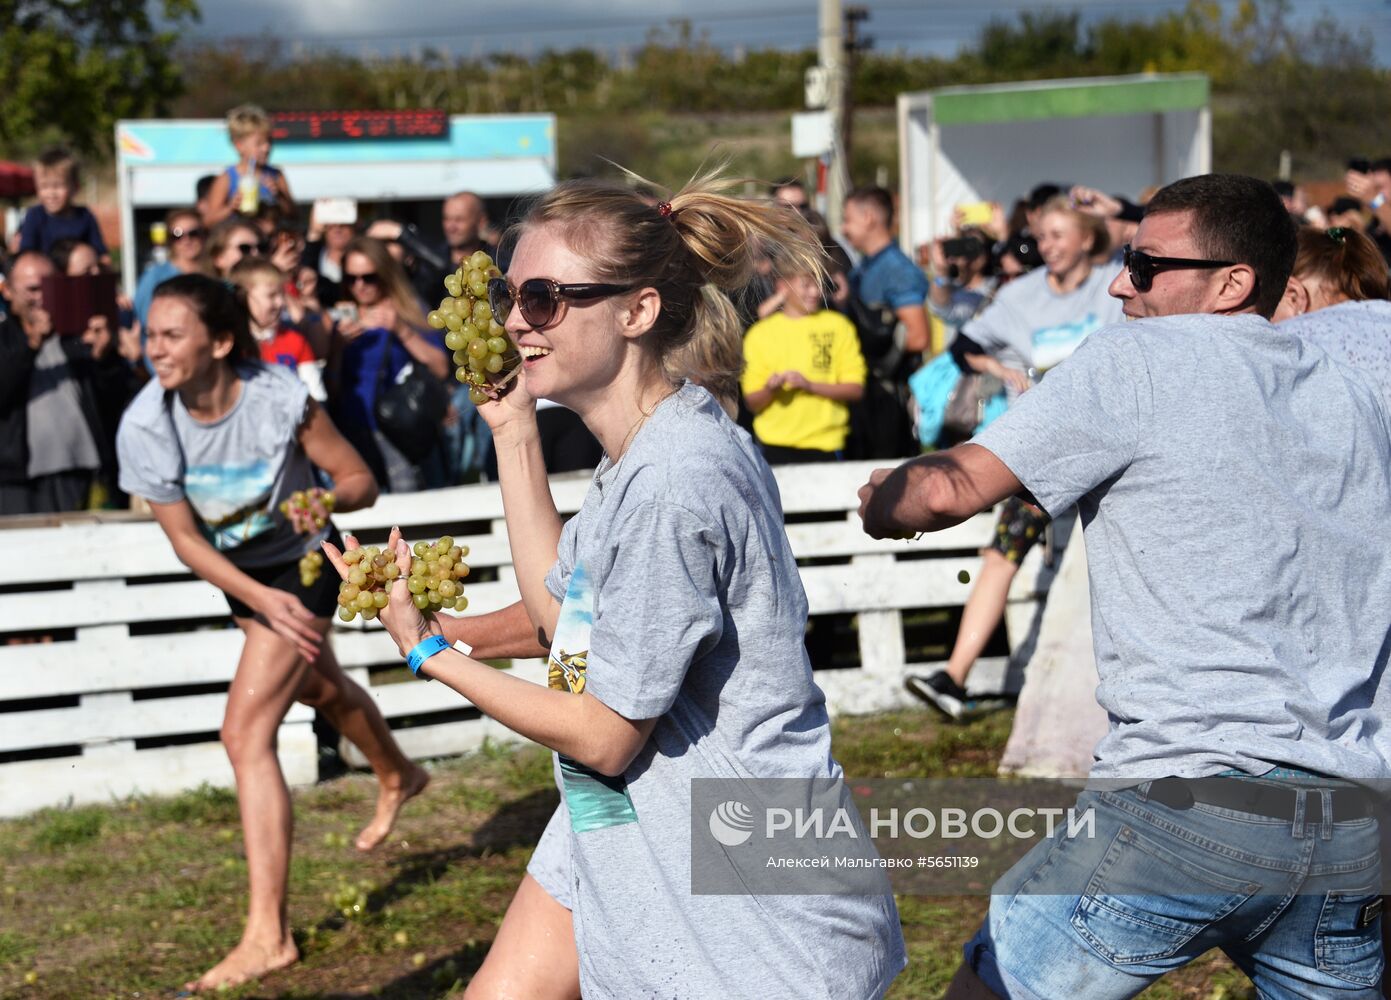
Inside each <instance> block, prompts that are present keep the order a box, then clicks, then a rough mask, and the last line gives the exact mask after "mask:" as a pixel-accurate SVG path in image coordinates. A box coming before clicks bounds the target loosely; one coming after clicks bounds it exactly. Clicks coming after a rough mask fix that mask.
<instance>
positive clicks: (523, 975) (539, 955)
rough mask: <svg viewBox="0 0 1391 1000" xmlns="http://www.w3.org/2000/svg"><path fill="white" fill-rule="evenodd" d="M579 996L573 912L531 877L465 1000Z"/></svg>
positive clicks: (557, 999)
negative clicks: (571, 914)
mask: <svg viewBox="0 0 1391 1000" xmlns="http://www.w3.org/2000/svg"><path fill="white" fill-rule="evenodd" d="M579 995H580V957H579V953H578V952H577V951H576V950H575V925H574V922H573V921H572V920H571V917H570V911H569V910H567V909H566V908H565V907H563V906H561V905H560V904H559V903H557V902H556V901H555V900H554V899H553V898H552V897H551V895H550V893H548V892H546V890H545V889H543V888H541V883H540V882H537V881H536V880H535V879H534V878H532V877H531V876H530V875H526V876H524V877H523V878H522V884H521V885H519V886H518V887H517V894H516V895H515V896H513V897H512V903H511V905H509V906H508V907H507V915H506V916H504V917H503V918H502V926H500V927H499V928H498V931H497V937H495V938H494V939H493V946H492V947H491V948H489V949H488V957H487V958H485V959H484V960H483V967H482V968H481V969H479V970H478V973H477V974H476V975H475V976H474V977H473V980H472V981H471V982H470V983H469V984H468V990H467V991H466V992H465V993H464V1000H576V998H577V997H579Z"/></svg>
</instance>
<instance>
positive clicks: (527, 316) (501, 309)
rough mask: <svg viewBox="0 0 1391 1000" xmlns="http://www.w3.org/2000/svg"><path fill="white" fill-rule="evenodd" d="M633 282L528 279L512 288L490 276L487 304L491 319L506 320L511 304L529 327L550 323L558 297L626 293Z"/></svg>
mask: <svg viewBox="0 0 1391 1000" xmlns="http://www.w3.org/2000/svg"><path fill="white" fill-rule="evenodd" d="M636 287H637V286H636V285H605V284H592V283H588V284H579V285H562V284H560V283H559V282H557V281H553V280H551V279H550V278H528V279H527V280H526V281H523V282H522V283H521V285H520V286H518V287H517V288H513V287H512V286H511V285H510V284H508V281H507V279H506V278H492V279H490V280H489V281H488V305H490V306H491V307H492V310H493V318H494V319H495V320H497V321H498V322H499V323H506V322H507V317H508V315H510V314H511V312H512V303H513V302H515V303H517V306H518V307H519V308H520V309H521V310H522V319H524V320H526V322H527V325H528V326H530V327H531V328H532V329H533V330H540V329H542V328H543V327H547V326H550V324H551V322H552V321H553V320H554V319H555V313H556V310H557V309H559V308H560V300H561V299H602V298H605V297H607V296H609V295H617V294H618V293H619V292H630V291H632V290H633V289H634V288H636Z"/></svg>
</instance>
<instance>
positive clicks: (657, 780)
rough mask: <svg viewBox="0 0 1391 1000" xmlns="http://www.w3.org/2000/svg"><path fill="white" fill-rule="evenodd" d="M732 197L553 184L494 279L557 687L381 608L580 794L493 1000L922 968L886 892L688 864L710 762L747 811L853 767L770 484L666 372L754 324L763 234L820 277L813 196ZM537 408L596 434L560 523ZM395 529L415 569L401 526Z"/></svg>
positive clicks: (834, 987)
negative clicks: (808, 209) (799, 202)
mask: <svg viewBox="0 0 1391 1000" xmlns="http://www.w3.org/2000/svg"><path fill="white" fill-rule="evenodd" d="M726 186H727V185H723V184H720V183H719V182H717V181H715V180H713V179H710V178H706V179H701V180H696V181H693V182H692V183H691V184H690V185H688V186H687V187H686V188H685V189H684V190H682V191H680V192H678V193H677V194H675V195H674V196H672V198H671V200H670V201H668V202H661V203H659V204H657V205H652V204H650V203H649V202H646V201H644V200H642V199H641V198H640V197H639V196H638V195H637V194H636V193H635V192H633V191H632V190H630V189H628V188H625V187H621V186H617V185H608V184H603V183H599V182H593V181H572V182H567V183H565V184H562V185H560V186H559V187H557V188H555V189H553V190H552V191H550V192H549V193H547V194H546V195H545V196H543V197H542V198H541V199H540V200H539V201H538V202H537V203H536V204H535V206H534V207H533V208H532V209H531V211H530V213H529V214H528V216H527V218H526V219H525V220H524V221H523V222H522V224H521V225H520V227H519V230H518V235H517V240H516V247H515V251H514V253H513V254H512V257H511V261H510V265H509V269H508V275H507V278H506V280H505V281H504V280H495V281H494V282H493V283H492V286H491V287H490V289H489V291H490V293H491V295H490V297H491V300H492V302H493V303H494V309H495V315H497V316H498V317H499V318H500V319H502V320H504V321H505V325H506V328H507V330H508V332H509V333H510V334H511V336H512V338H513V340H514V341H515V342H516V343H517V345H518V347H519V349H520V351H521V354H522V357H523V359H524V360H523V368H522V371H521V374H520V376H519V377H518V378H517V380H516V384H515V385H514V386H513V387H512V388H511V389H510V391H508V392H506V394H504V395H502V396H501V398H500V399H498V400H497V401H494V402H487V403H484V404H483V406H482V407H481V408H480V409H481V412H482V415H483V417H484V419H485V420H487V421H488V424H489V425H490V426H491V427H492V430H493V440H494V442H495V445H496V448H497V454H498V471H499V476H500V481H501V486H502V497H503V504H504V507H505V509H506V514H507V523H508V533H507V534H508V539H509V542H510V545H511V548H512V559H513V564H514V566H515V568H516V575H517V583H518V585H519V588H520V590H521V594H522V600H523V605H524V610H525V614H526V616H527V618H528V619H529V625H530V628H531V629H532V631H533V634H539V635H540V636H542V637H543V638H544V643H545V644H546V645H548V646H549V648H550V660H549V663H550V671H549V681H550V683H549V686H548V687H546V688H543V687H540V686H539V685H534V684H529V683H527V682H526V681H523V680H521V679H519V678H516V677H513V676H510V675H509V674H507V673H506V672H503V671H498V670H495V669H493V668H492V667H490V666H488V665H486V664H484V663H482V662H479V661H478V660H476V659H474V658H472V657H471V656H468V655H465V654H464V653H463V652H460V651H459V650H457V649H452V648H450V646H449V642H448V640H447V639H446V638H445V637H444V636H442V635H441V634H440V628H441V626H440V625H439V624H438V623H436V622H427V621H425V620H424V619H422V618H421V617H420V615H419V613H418V612H416V611H415V607H414V605H413V604H412V603H411V601H410V599H409V594H408V592H407V591H406V589H405V584H404V583H403V584H402V585H401V586H400V587H399V588H396V589H395V591H394V592H393V594H392V595H391V605H390V606H389V607H388V608H387V610H386V612H385V613H384V614H383V615H382V621H383V623H384V624H385V625H386V627H387V628H388V630H389V631H390V633H391V635H392V637H393V638H394V639H395V640H396V643H397V646H398V647H399V648H400V650H401V652H402V653H404V654H407V657H408V663H409V664H410V665H411V666H412V669H413V670H414V671H415V672H416V673H417V675H418V676H423V677H426V678H432V679H434V680H437V681H440V682H441V683H443V684H445V685H447V686H448V687H450V688H453V689H454V690H455V691H458V692H459V693H460V694H461V695H463V696H464V697H465V698H467V699H468V700H469V702H471V703H472V704H473V705H476V706H477V707H478V708H479V710H480V711H482V712H484V713H486V714H487V715H489V716H490V717H492V718H493V719H494V720H495V721H497V722H499V723H501V724H502V725H505V726H507V727H508V728H510V729H512V730H513V731H515V732H517V733H519V734H521V735H522V736H525V737H527V738H529V739H532V740H535V741H536V742H539V743H541V744H542V745H544V746H547V747H549V748H550V749H552V750H553V751H555V754H556V758H555V761H556V778H557V784H558V785H559V786H560V789H561V792H562V800H561V805H560V806H559V808H558V809H557V810H556V813H555V815H554V816H553V817H552V819H551V822H550V824H549V825H548V826H547V828H546V832H545V833H544V835H543V836H542V838H541V842H540V844H539V845H538V847H537V849H536V851H535V853H534V855H533V856H532V859H531V863H530V865H529V866H528V872H527V875H526V876H525V877H524V879H523V880H522V884H521V886H520V887H519V888H518V890H517V893H516V895H515V896H514V897H513V900H512V903H511V906H510V907H509V908H508V911H507V915H506V916H505V917H504V919H503V921H502V925H501V926H500V927H499V929H498V932H497V936H496V938H495V939H494V941H493V945H492V948H491V950H490V952H489V955H488V958H487V960H486V961H485V962H484V964H483V967H482V968H481V969H480V970H479V972H478V974H477V975H476V976H475V977H474V979H473V981H472V983H471V984H470V986H469V992H468V996H470V997H473V998H475V1000H478V998H485V997H528V998H533V1000H549V998H556V1000H559V998H567V1000H573V998H575V997H578V996H580V995H581V994H583V995H584V996H590V997H600V996H604V997H608V996H624V997H628V996H633V997H636V996H691V997H730V998H733V997H751V998H752V997H759V998H762V997H774V996H777V997H783V996H798V997H818V998H824V1000H831V998H836V1000H850V998H870V997H880V996H882V995H883V994H884V992H885V991H886V990H887V989H888V987H889V984H890V983H891V982H892V981H893V979H894V977H895V976H897V975H898V973H899V971H900V970H901V969H902V968H903V966H904V964H905V961H906V957H905V953H904V947H903V939H902V933H901V931H900V929H899V923H898V915H897V911H896V909H895V906H894V901H893V896H892V895H891V894H890V893H889V892H888V891H887V883H886V882H884V883H882V885H881V884H880V883H875V884H874V887H873V888H872V889H871V888H860V887H859V885H858V884H857V888H856V891H857V892H858V894H844V895H832V894H820V895H781V894H780V895H770V894H766V890H765V891H764V892H765V894H757V893H758V890H750V891H740V892H734V893H730V894H724V895H721V894H703V893H702V894H698V893H697V892H696V891H695V886H694V885H693V878H694V876H695V874H696V873H697V872H700V871H705V869H704V868H697V867H696V865H695V863H694V862H693V851H695V850H696V849H697V847H698V846H702V847H703V846H704V845H705V841H704V840H702V841H697V840H696V839H695V837H694V835H693V824H692V815H693V813H692V810H693V809H695V807H696V806H695V803H696V791H695V785H696V782H697V780H698V779H714V778H718V779H724V780H725V781H729V782H734V783H735V784H736V785H737V790H738V792H739V793H740V795H738V796H734V797H736V798H740V796H742V797H741V798H740V800H741V801H747V802H755V801H759V795H760V793H759V792H758V791H757V788H758V787H760V786H757V785H756V784H755V781H756V779H772V778H780V779H786V780H789V781H796V782H799V783H800V782H828V783H837V782H838V781H839V779H840V777H841V770H840V765H839V764H837V763H836V761H835V759H834V758H833V757H832V756H831V742H830V726H829V723H828V720H827V715H826V705H825V699H824V697H823V695H822V693H821V691H820V690H819V689H818V688H817V686H816V684H815V682H814V681H813V679H812V674H811V667H810V664H809V663H808V661H807V657H806V651H805V648H804V646H803V642H802V636H803V632H804V630H805V628H806V616H807V601H806V595H805V593H804V592H803V590H802V584H801V578H800V576H799V574H798V572H797V566H796V559H795V558H794V557H793V554H792V551H791V548H790V546H789V544H788V541H787V535H786V533H785V531H784V528H783V515H782V507H781V502H780V500H779V497H778V492H777V485H776V483H775V482H774V481H773V477H772V474H771V473H770V471H769V469H768V466H767V464H766V463H765V462H764V461H763V459H762V457H761V456H760V454H759V452H758V449H757V446H756V445H754V443H753V442H752V440H751V439H750V438H749V436H748V435H747V434H746V433H745V432H744V431H742V430H740V429H739V427H738V426H737V425H736V424H735V423H734V422H733V421H732V420H731V419H730V418H729V417H728V415H727V414H726V413H725V411H724V410H723V409H722V408H721V406H720V403H719V402H718V401H717V400H716V399H715V398H714V397H713V396H712V395H711V394H710V393H709V392H707V391H706V390H705V389H703V388H700V387H698V386H695V385H693V384H691V383H690V382H688V381H685V380H684V379H673V378H672V376H671V375H669V374H668V373H669V372H670V371H671V370H672V369H671V367H670V362H671V359H672V357H673V354H674V353H675V352H677V351H679V350H680V349H681V348H682V346H683V345H685V344H686V343H688V342H689V341H691V340H692V339H693V338H697V337H701V336H704V335H707V334H708V333H709V331H710V328H711V327H715V328H720V329H724V330H726V331H728V330H732V329H735V328H737V324H738V318H737V316H736V314H735V312H734V309H733V307H732V306H731V304H730V303H729V300H728V299H727V298H725V295H724V294H723V291H725V290H729V289H735V288H740V287H742V286H743V285H745V284H746V283H747V282H748V279H749V275H750V274H751V272H752V269H753V264H754V253H755V248H756V247H757V246H758V245H759V244H762V243H773V244H777V245H780V246H781V247H783V248H784V249H785V250H786V252H787V254H788V256H789V257H790V258H791V259H793V260H794V261H795V262H796V264H797V266H798V267H799V268H801V269H809V270H811V271H813V272H815V273H819V271H820V260H821V250H820V246H819V243H818V242H817V241H816V238H815V236H814V234H812V233H811V232H810V230H809V229H808V228H807V226H806V224H805V223H804V222H802V220H801V218H800V217H799V216H798V215H797V214H796V213H795V212H794V211H792V210H791V209H788V208H786V207H778V206H775V205H774V204H772V203H753V202H748V201H742V200H739V199H736V198H733V197H730V196H728V195H726V194H724V193H723V191H724V189H725V187H726ZM540 397H545V398H549V399H554V400H556V401H558V402H560V403H562V404H563V405H565V406H568V407H570V408H571V409H573V410H574V411H575V412H576V413H578V414H579V415H580V417H581V419H582V420H583V421H584V423H585V426H586V427H588V428H589V429H590V431H592V432H593V434H594V436H595V437H596V438H598V439H599V441H600V443H601V444H602V445H603V447H604V453H605V454H604V458H603V460H602V462H601V463H600V466H599V469H598V470H597V471H596V473H595V477H594V480H593V483H592V485H591V487H590V490H589V493H588V494H587V496H586V499H585V501H584V504H583V506H582V508H581V510H580V512H579V513H578V514H577V515H576V516H575V517H574V518H572V519H571V520H570V521H569V522H567V523H566V524H565V525H563V526H562V524H561V520H560V517H559V515H558V514H557V512H556V507H555V503H554V501H553V499H552V497H551V494H550V489H549V484H548V481H547V479H546V475H545V469H544V466H543V462H542V455H541V445H540V436H539V433H538V430H537V424H536V400H537V399H538V398H540ZM393 544H394V545H395V546H396V551H397V556H398V559H399V560H403V561H404V564H405V565H409V559H410V553H409V550H408V549H407V548H406V547H405V545H404V543H402V542H401V541H400V539H399V536H398V535H396V534H395V533H394V536H393ZM325 548H326V551H327V552H328V554H329V555H330V556H331V557H332V558H334V559H335V561H336V564H337V565H338V566H339V569H340V572H342V571H344V570H346V568H347V567H346V565H344V564H342V563H341V559H339V557H338V553H337V552H336V551H335V550H333V549H332V547H330V546H326V547H325ZM763 787H766V786H763ZM799 787H803V788H804V789H805V786H802V785H799ZM701 815H702V822H704V819H703V816H704V813H702V814H701ZM712 830H713V828H712ZM697 832H698V831H697ZM720 843H726V841H720ZM720 856H721V857H724V855H720ZM731 857H732V853H731ZM875 860H876V861H877V856H876V858H875ZM788 884H789V885H790V884H792V883H788ZM821 892H822V893H826V890H821Z"/></svg>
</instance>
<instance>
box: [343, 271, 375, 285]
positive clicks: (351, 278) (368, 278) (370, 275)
mask: <svg viewBox="0 0 1391 1000" xmlns="http://www.w3.org/2000/svg"><path fill="white" fill-rule="evenodd" d="M343 280H344V281H345V282H346V283H347V285H348V287H349V288H351V287H353V285H356V284H357V283H358V282H359V281H360V282H362V283H363V284H364V285H372V286H374V287H375V286H378V285H380V284H381V283H382V276H381V275H380V274H378V273H377V272H376V271H364V272H363V273H362V274H348V273H347V272H346V271H345V272H344V273H343Z"/></svg>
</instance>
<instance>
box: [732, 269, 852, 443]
mask: <svg viewBox="0 0 1391 1000" xmlns="http://www.w3.org/2000/svg"><path fill="white" fill-rule="evenodd" d="M777 285H778V288H777V290H778V293H779V294H781V295H782V297H783V307H782V311H781V312H777V313H774V314H773V315H771V316H769V317H768V318H767V319H763V320H760V321H759V322H757V323H755V324H754V325H753V326H752V327H750V328H749V332H748V333H747V334H745V335H744V374H743V377H742V379H741V380H740V384H741V386H742V388H743V390H744V399H745V401H746V402H747V403H748V405H749V409H750V410H752V411H753V412H754V418H753V431H754V436H755V437H756V438H758V442H759V444H760V445H761V446H762V447H763V453H764V456H765V457H766V458H767V459H768V462H769V464H770V465H776V464H779V463H791V462H828V461H834V460H836V459H839V458H840V457H841V449H843V448H844V447H845V438H846V435H847V434H848V433H849V431H850V406H849V404H851V403H854V402H856V401H858V400H859V399H860V397H861V396H863V395H864V391H865V359H864V355H863V354H861V353H860V342H859V338H858V337H857V336H856V334H855V327H854V324H852V323H851V322H850V320H848V319H846V318H845V317H844V316H842V315H841V314H840V313H838V312H833V311H832V310H830V309H826V308H824V306H823V300H822V297H821V284H820V282H818V281H817V279H816V278H815V277H814V276H813V275H809V274H792V275H786V276H783V277H780V278H779V279H778V282H777Z"/></svg>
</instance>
